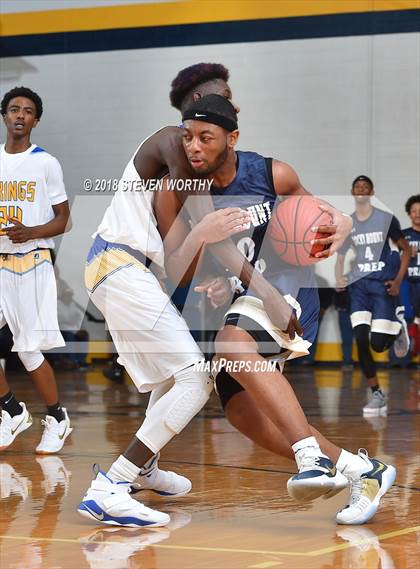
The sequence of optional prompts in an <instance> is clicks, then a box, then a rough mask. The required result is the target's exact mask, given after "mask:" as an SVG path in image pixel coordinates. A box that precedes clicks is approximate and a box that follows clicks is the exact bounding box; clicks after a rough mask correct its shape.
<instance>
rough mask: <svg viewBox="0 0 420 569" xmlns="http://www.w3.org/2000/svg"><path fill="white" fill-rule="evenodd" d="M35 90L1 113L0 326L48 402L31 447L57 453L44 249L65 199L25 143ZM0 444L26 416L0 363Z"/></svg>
mask: <svg viewBox="0 0 420 569" xmlns="http://www.w3.org/2000/svg"><path fill="white" fill-rule="evenodd" d="M42 110H43V109H42V101H41V99H40V97H39V96H38V95H37V94H36V93H34V92H33V91H31V90H30V89H27V88H25V87H16V88H14V89H12V90H11V91H9V92H8V93H6V94H5V96H4V97H3V100H2V102H1V114H2V116H3V121H4V124H5V127H6V130H7V139H6V144H3V145H1V146H0V328H2V327H3V326H5V325H6V324H8V325H9V328H10V330H11V332H12V334H13V351H15V352H18V355H19V358H20V360H21V361H22V364H23V365H24V367H25V369H26V370H27V371H28V372H29V375H30V377H31V379H32V381H33V382H34V384H35V386H36V388H37V390H38V392H39V394H40V395H41V397H42V399H43V401H44V402H45V404H46V406H47V416H46V419H45V420H43V421H42V422H43V424H44V432H43V435H42V438H41V442H40V443H39V445H38V446H37V447H36V449H35V450H36V452H37V453H43V454H50V453H55V452H58V451H59V450H60V449H61V448H62V447H63V444H64V441H65V440H66V438H67V437H68V435H69V434H70V433H71V431H72V429H71V427H70V420H69V418H68V415H67V411H66V409H65V408H64V407H61V405H60V403H59V397H58V390H57V383H56V380H55V377H54V372H53V370H52V368H51V366H50V365H49V363H48V362H47V361H46V360H45V359H44V356H43V355H42V351H43V350H49V349H51V348H56V347H60V346H64V340H63V338H62V336H61V334H60V331H59V327H58V322H57V290H56V283H55V277H54V270H53V266H52V262H51V255H50V251H49V250H50V249H52V248H53V247H54V241H53V239H52V238H53V237H54V236H56V235H61V234H62V233H64V232H65V231H66V227H68V221H69V215H70V212H69V206H68V201H67V196H66V191H65V188H64V182H63V173H62V170H61V167H60V164H59V163H58V161H57V160H56V158H54V157H53V156H51V155H50V154H48V153H47V152H46V151H45V150H43V149H42V148H40V147H39V146H37V145H36V144H32V143H31V141H30V137H31V131H32V129H33V128H35V127H36V126H37V124H38V122H39V120H40V118H41V115H42ZM0 407H1V408H2V412H1V422H0V450H4V449H6V448H8V447H9V446H10V445H11V444H12V443H13V441H14V440H15V438H16V437H17V435H19V434H20V433H22V432H23V431H25V430H26V429H28V428H29V427H30V426H31V424H32V417H31V415H30V414H29V412H28V410H27V409H26V405H25V403H23V402H18V401H17V399H16V398H15V396H14V395H13V393H12V392H11V391H10V387H9V384H8V383H7V381H6V377H5V375H4V372H3V371H2V369H1V367H0Z"/></svg>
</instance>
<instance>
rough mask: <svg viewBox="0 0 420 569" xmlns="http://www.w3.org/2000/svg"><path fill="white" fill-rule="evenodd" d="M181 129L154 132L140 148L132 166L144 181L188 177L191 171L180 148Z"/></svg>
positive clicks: (169, 127)
mask: <svg viewBox="0 0 420 569" xmlns="http://www.w3.org/2000/svg"><path fill="white" fill-rule="evenodd" d="M182 135H183V129H182V128H179V127H177V126H166V127H164V128H162V129H160V130H159V131H157V132H155V133H154V134H153V135H152V136H150V137H149V138H148V139H147V140H145V141H144V143H143V144H142V145H141V146H140V148H139V150H138V152H137V154H136V156H135V158H134V165H135V167H136V170H137V172H138V173H139V175H140V176H141V177H142V178H143V179H144V180H147V179H151V178H161V177H162V176H164V175H165V174H167V173H168V172H169V173H170V174H171V177H173V178H176V177H190V174H191V169H190V167H189V164H188V160H187V158H186V156H185V152H184V150H183V147H182Z"/></svg>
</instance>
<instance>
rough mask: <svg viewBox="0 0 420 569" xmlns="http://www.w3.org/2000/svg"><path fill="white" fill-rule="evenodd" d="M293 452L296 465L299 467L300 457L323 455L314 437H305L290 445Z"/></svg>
mask: <svg viewBox="0 0 420 569" xmlns="http://www.w3.org/2000/svg"><path fill="white" fill-rule="evenodd" d="M292 449H293V452H294V453H295V460H296V464H297V467H298V468H299V469H300V468H301V465H302V457H303V455H305V456H325V458H328V456H326V455H325V454H324V453H323V452H322V451H321V449H320V447H319V444H318V441H317V440H316V438H315V437H306V439H301V440H300V441H297V442H296V443H294V444H293V445H292Z"/></svg>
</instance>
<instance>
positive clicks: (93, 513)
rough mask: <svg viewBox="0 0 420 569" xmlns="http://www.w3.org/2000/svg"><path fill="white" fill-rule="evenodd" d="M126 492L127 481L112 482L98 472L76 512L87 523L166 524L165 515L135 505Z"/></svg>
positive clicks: (143, 506) (145, 525)
mask: <svg viewBox="0 0 420 569" xmlns="http://www.w3.org/2000/svg"><path fill="white" fill-rule="evenodd" d="M130 491H131V487H130V483H129V482H113V481H112V480H111V479H110V478H109V477H108V476H107V475H106V474H105V473H104V472H101V471H99V472H97V474H96V478H95V479H94V480H92V483H91V485H90V487H89V488H88V491H87V492H86V494H85V496H84V498H83V500H82V501H81V502H80V504H79V507H78V509H77V511H78V512H79V514H80V515H82V516H85V517H86V518H89V519H90V520H94V521H96V522H100V523H101V524H107V525H112V526H126V527H159V526H165V525H166V524H168V523H169V522H170V519H171V518H170V517H169V516H168V514H165V513H163V512H158V511H157V510H152V509H151V508H148V507H147V506H145V505H144V504H142V503H140V502H137V500H134V499H133V498H132V497H131V496H130Z"/></svg>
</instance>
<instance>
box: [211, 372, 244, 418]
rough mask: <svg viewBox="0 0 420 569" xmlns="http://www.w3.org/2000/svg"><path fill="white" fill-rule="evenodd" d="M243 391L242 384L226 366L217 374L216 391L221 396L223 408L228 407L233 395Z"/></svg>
mask: <svg viewBox="0 0 420 569" xmlns="http://www.w3.org/2000/svg"><path fill="white" fill-rule="evenodd" d="M241 391H244V388H243V387H242V385H241V384H240V383H238V382H237V381H236V379H233V377H232V376H231V375H229V374H228V372H227V371H226V369H225V368H222V369H221V370H220V371H219V373H218V374H217V375H216V393H217V395H218V396H219V399H220V402H221V404H222V407H223V409H225V408H226V405H227V404H228V403H229V401H230V400H231V399H232V397H233V396H234V395H236V394H237V393H240V392H241Z"/></svg>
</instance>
